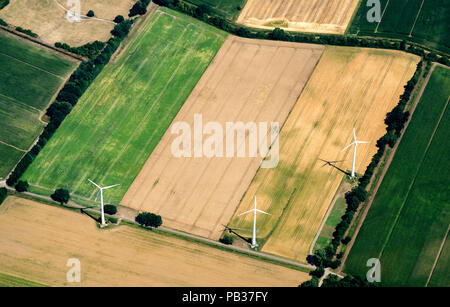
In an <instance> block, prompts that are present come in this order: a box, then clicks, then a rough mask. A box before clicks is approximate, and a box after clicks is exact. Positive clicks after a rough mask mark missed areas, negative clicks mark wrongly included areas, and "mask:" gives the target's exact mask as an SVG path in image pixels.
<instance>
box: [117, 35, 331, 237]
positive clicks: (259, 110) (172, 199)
mask: <svg viewBox="0 0 450 307" xmlns="http://www.w3.org/2000/svg"><path fill="white" fill-rule="evenodd" d="M322 52H323V47H321V46H316V45H308V44H292V43H285V42H269V41H262V40H250V39H242V38H237V37H229V38H228V39H227V40H226V41H225V43H224V45H223V46H222V48H221V49H220V51H219V52H218V54H217V55H216V57H215V59H214V60H213V62H212V64H211V65H210V66H209V67H208V69H207V71H206V72H205V74H204V75H203V76H202V78H201V79H200V81H199V83H198V84H197V86H196V87H195V89H194V90H193V92H192V93H191V95H190V96H189V98H188V100H187V101H186V102H185V104H184V105H183V107H182V108H181V110H180V112H179V113H178V115H177V117H176V118H175V120H174V121H173V122H172V125H171V127H170V128H169V129H168V130H167V132H166V133H165V135H164V136H163V138H162V140H161V141H160V143H159V144H158V146H157V147H156V148H155V150H154V151H153V153H152V155H151V156H150V158H149V159H148V160H147V162H146V164H145V165H144V168H143V169H142V170H141V172H140V173H139V175H138V176H137V177H136V179H135V180H134V182H133V184H132V185H131V187H130V189H129V190H128V191H127V193H126V194H125V196H124V198H123V199H122V201H121V205H124V206H127V207H130V208H133V209H136V210H140V211H149V212H154V213H157V214H159V215H161V216H162V217H163V221H164V225H165V226H167V227H171V228H175V229H179V230H183V231H187V232H191V233H194V234H197V235H201V236H204V237H209V238H213V239H218V238H219V237H220V236H221V234H222V231H221V229H222V226H221V224H226V223H228V221H229V220H230V218H231V216H232V215H233V212H234V211H235V210H236V207H237V205H238V204H239V201H240V199H241V197H242V195H243V194H244V192H245V191H246V189H247V187H248V186H249V184H250V182H251V180H252V178H253V177H254V175H255V173H256V171H257V170H258V167H259V165H260V163H261V160H262V158H261V155H260V154H258V155H257V156H256V157H250V155H249V154H248V148H247V146H246V144H249V142H248V139H249V138H248V137H245V139H246V140H245V142H239V144H238V145H237V146H235V148H236V150H234V153H235V155H234V157H218V156H214V157H210V158H208V157H206V156H203V157H194V156H193V157H191V158H189V157H180V158H177V157H175V156H174V155H173V154H172V150H171V149H172V144H173V143H174V141H175V140H176V139H177V138H178V134H172V133H171V131H172V129H173V128H174V123H179V122H185V123H187V124H188V125H189V127H193V121H194V115H195V114H199V115H201V116H202V121H203V125H204V127H205V128H206V125H207V123H208V122H216V123H218V124H220V127H223V130H224V131H225V133H224V135H223V138H222V139H223V144H226V141H225V135H226V134H228V133H233V131H231V129H230V130H226V129H225V126H226V122H233V123H236V122H239V121H240V122H243V123H248V122H255V123H260V122H268V123H269V125H270V122H272V121H276V122H279V123H280V125H281V124H282V123H283V122H284V121H285V119H286V117H287V115H288V113H289V112H290V110H291V109H292V107H293V106H294V104H295V102H296V101H297V99H298V97H299V96H300V94H301V92H302V90H303V88H304V85H305V84H306V82H307V80H308V78H309V76H310V75H311V73H312V71H313V69H314V67H315V65H316V63H317V61H318V59H319V57H320V56H321V54H322ZM192 130H194V129H193V128H192ZM260 131H261V130H260ZM247 132H248V130H247ZM266 136H267V133H266ZM204 139H207V136H206V135H205V136H204ZM262 139H263V138H258V141H257V142H258V143H259V144H262ZM266 140H267V139H266ZM205 143H206V140H205ZM233 143H235V141H233ZM224 147H225V145H224ZM200 148H201V147H200ZM237 148H245V150H246V152H247V154H246V155H245V157H237ZM227 149H229V147H228V148H227ZM224 151H225V148H224V149H222V152H224ZM192 154H194V153H192ZM264 154H265V153H264ZM264 154H263V156H264Z"/></svg>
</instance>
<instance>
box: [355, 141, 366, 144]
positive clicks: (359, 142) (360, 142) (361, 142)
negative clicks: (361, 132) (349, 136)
mask: <svg viewBox="0 0 450 307" xmlns="http://www.w3.org/2000/svg"><path fill="white" fill-rule="evenodd" d="M357 143H358V144H369V142H363V141H358V142H357Z"/></svg>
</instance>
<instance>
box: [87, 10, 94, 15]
mask: <svg viewBox="0 0 450 307" xmlns="http://www.w3.org/2000/svg"><path fill="white" fill-rule="evenodd" d="M86 16H87V17H94V16H95V14H94V11H93V10H89V12H88V13H87V14H86Z"/></svg>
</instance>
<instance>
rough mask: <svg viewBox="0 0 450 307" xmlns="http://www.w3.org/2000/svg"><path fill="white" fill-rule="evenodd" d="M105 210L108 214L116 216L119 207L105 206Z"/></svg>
mask: <svg viewBox="0 0 450 307" xmlns="http://www.w3.org/2000/svg"><path fill="white" fill-rule="evenodd" d="M104 210H105V213H106V214H110V215H114V214H116V213H117V207H116V206H114V205H105V206H104Z"/></svg>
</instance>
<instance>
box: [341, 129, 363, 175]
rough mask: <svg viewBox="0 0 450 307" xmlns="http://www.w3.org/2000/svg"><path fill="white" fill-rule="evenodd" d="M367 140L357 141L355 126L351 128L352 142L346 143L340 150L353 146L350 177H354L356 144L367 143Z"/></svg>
mask: <svg viewBox="0 0 450 307" xmlns="http://www.w3.org/2000/svg"><path fill="white" fill-rule="evenodd" d="M367 143H369V142H363V141H358V140H357V139H356V132H355V128H353V143H351V144H350V145H348V146H347V147H345V148H344V149H342V150H341V152H343V151H344V150H347V149H348V148H349V147H351V146H353V145H354V147H353V164H352V175H351V178H355V164H356V148H357V147H358V144H367Z"/></svg>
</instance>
